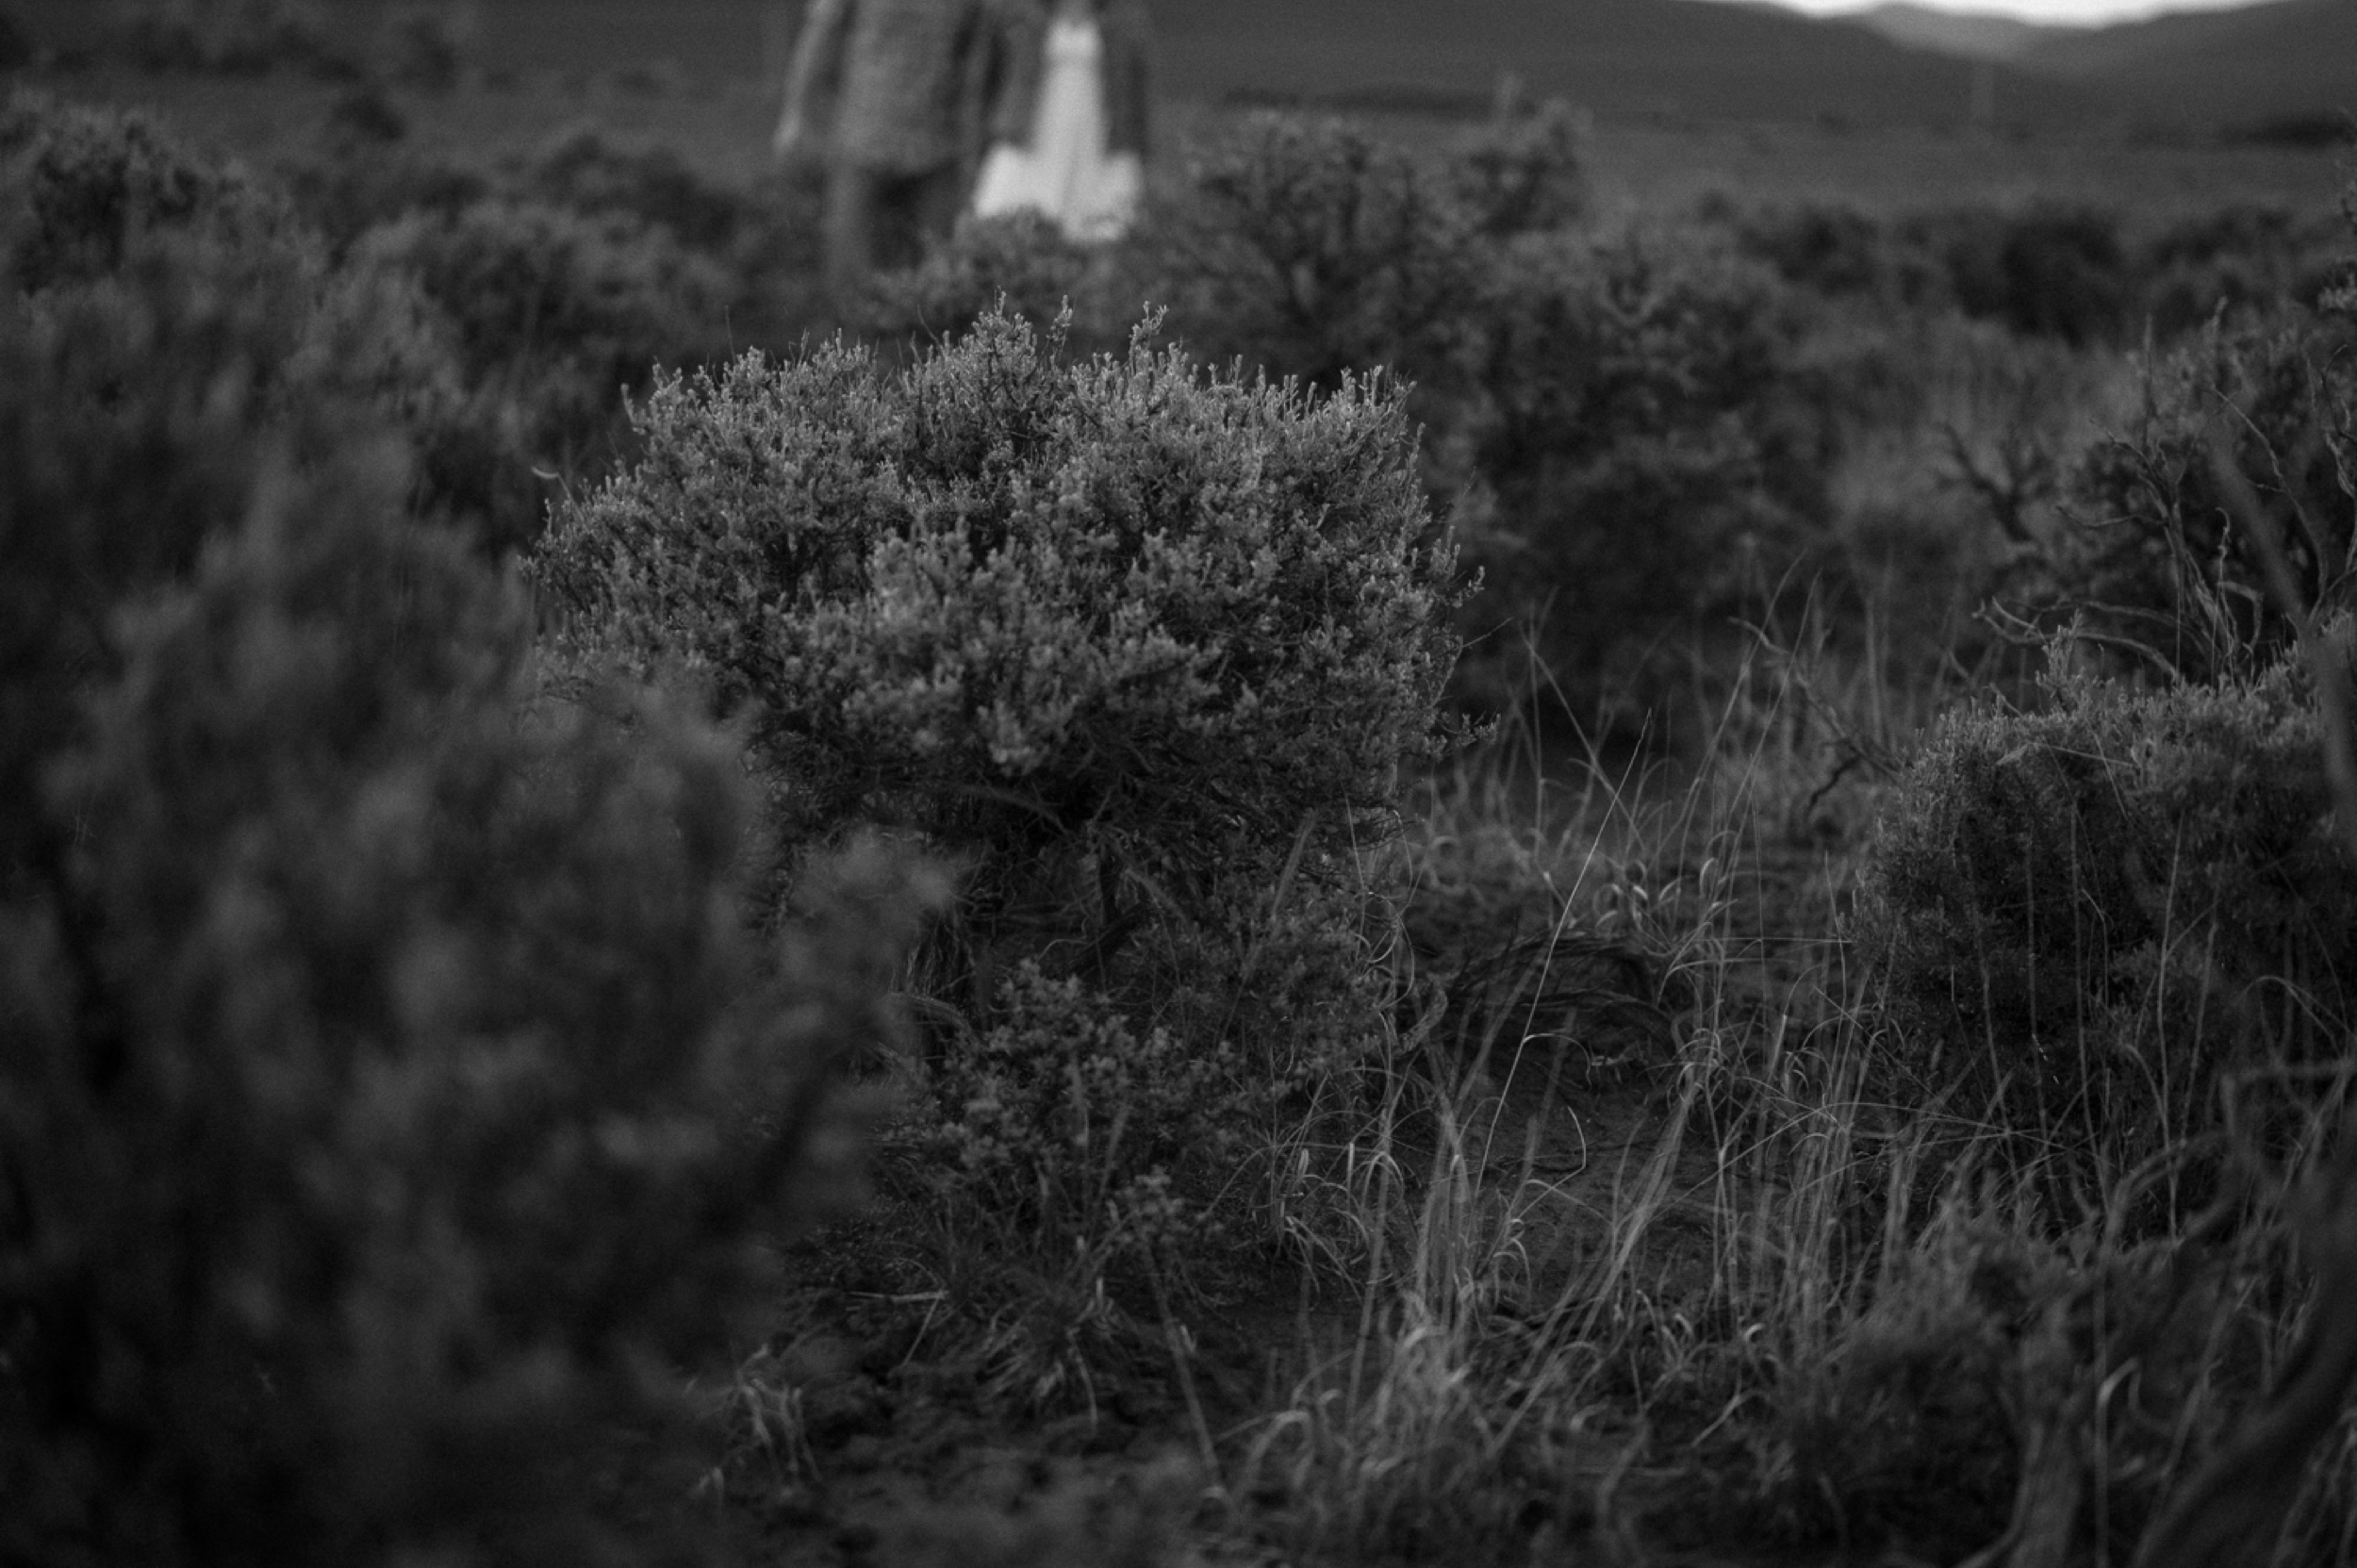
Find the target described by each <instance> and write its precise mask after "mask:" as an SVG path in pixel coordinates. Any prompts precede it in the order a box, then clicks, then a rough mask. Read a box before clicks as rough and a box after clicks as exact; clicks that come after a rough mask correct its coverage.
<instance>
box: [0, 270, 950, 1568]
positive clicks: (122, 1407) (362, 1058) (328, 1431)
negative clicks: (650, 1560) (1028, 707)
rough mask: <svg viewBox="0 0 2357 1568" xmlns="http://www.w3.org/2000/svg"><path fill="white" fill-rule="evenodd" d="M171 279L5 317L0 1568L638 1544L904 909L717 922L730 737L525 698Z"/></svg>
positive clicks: (393, 472)
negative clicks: (623, 1494)
mask: <svg viewBox="0 0 2357 1568" xmlns="http://www.w3.org/2000/svg"><path fill="white" fill-rule="evenodd" d="M10 254H15V253H14V252H11V253H10ZM219 260H220V258H219V256H218V255H217V254H216V253H215V251H214V250H213V249H211V248H208V247H204V246H193V247H187V248H175V247H173V246H172V245H159V246H155V247H151V248H148V249H146V250H145V251H143V252H142V254H141V255H140V256H138V257H136V258H135V260H134V262H133V263H131V264H126V265H124V266H123V267H121V268H119V269H118V270H117V271H116V272H114V273H113V274H112V275H111V276H109V277H107V278H106V279H104V280H101V283H100V284H99V285H96V286H91V287H89V288H78V289H77V288H68V287H65V286H62V285H59V286H53V287H51V288H49V289H44V290H43V291H41V293H40V294H38V295H35V296H32V297H30V298H25V297H22V296H20V297H19V298H16V299H12V300H10V301H8V303H7V304H6V305H0V722H5V724H6V729H7V733H8V736H9V744H8V747H7V748H6V749H5V750H4V751H0V759H4V760H0V955H5V956H0V1036H5V1038H6V1039H7V1041H8V1047H7V1048H6V1049H5V1050H0V1495H5V1496H6V1497H7V1499H8V1503H7V1506H6V1508H5V1509H0V1559H6V1560H10V1561H25V1562H43V1563H60V1564H70V1563H81V1562H88V1563H102V1562H118V1561H124V1560H139V1561H143V1562H158V1563H173V1562H207V1563H212V1562H289V1563H292V1562H317V1561H323V1560H337V1561H354V1562H364V1561H394V1560H417V1557H418V1555H419V1554H438V1555H440V1556H441V1557H442V1558H444V1559H445V1560H498V1561H515V1562H540V1561H547V1562H558V1561H562V1562H578V1561H583V1560H607V1561H615V1560H620V1561H628V1560H641V1559H639V1558H638V1557H636V1556H635V1548H634V1545H633V1532H634V1530H635V1525H633V1524H632V1523H631V1519H632V1517H633V1515H634V1511H636V1512H638V1513H639V1514H640V1516H641V1517H651V1518H653V1519H655V1520H657V1521H661V1520H663V1519H665V1518H667V1517H672V1516H684V1510H671V1509H670V1508H669V1507H668V1504H667V1503H666V1502H665V1500H664V1497H663V1489H664V1488H665V1487H667V1486H669V1485H670V1484H671V1483H673V1482H678V1483H679V1484H680V1486H681V1487H682V1489H683V1490H684V1485H685V1482H686V1480H687V1479H688V1478H690V1477H691V1476H692V1466H693V1465H694V1464H695V1463H697V1462H701V1461H700V1460H699V1456H700V1455H701V1448H702V1445H701V1441H700V1440H699V1439H698V1438H697V1437H696V1436H695V1434H694V1433H693V1432H692V1431H691V1430H690V1427H691V1424H690V1423H688V1422H686V1421H684V1419H682V1414H683V1412H682V1408H681V1400H680V1389H681V1387H682V1381H681V1379H682V1378H683V1376H684V1374H683V1372H682V1371H681V1370H680V1368H681V1367H682V1366H683V1365H684V1363H685V1362H689V1361H692V1360H693V1359H695V1358H697V1357H698V1356H700V1355H701V1354H703V1353H704V1352H707V1351H709V1350H712V1349H715V1348H717V1347H719V1346H720V1345H721V1344H722V1342H723V1341H724V1339H725V1336H726V1335H727V1334H728V1333H730V1332H732V1331H733V1330H734V1329H735V1328H736V1326H737V1325H739V1324H741V1323H742V1322H743V1319H742V1317H741V1315H740V1314H742V1313H745V1312H758V1311H760V1310H761V1309H762V1308H763V1306H764V1305H765V1302H766V1295H767V1291H768V1288H769V1286H770V1284H771V1282H772V1280H773V1279H774V1272H775V1264H774V1252H773V1250H772V1247H771V1243H772V1242H773V1241H774V1239H775V1236H776V1235H777V1234H778V1232H779V1231H780V1230H781V1229H782V1228H783V1227H785V1226H787V1225H789V1224H791V1223H792V1222H794V1221H795V1220H796V1218H797V1217H798V1216H804V1215H806V1214H807V1213H808V1212H809V1208H810V1206H811V1205H812V1204H813V1203H816V1202H818V1201H820V1200H823V1199H825V1198H827V1197H828V1196H829V1195H830V1194H831V1193H834V1192H837V1191H839V1190H840V1187H839V1184H840V1182H841V1181H842V1180H844V1178H845V1176H846V1173H847V1171H846V1165H845V1161H844V1155H845V1153H846V1151H847V1149H848V1148H849V1143H848V1141H847V1139H846V1138H845V1137H844V1135H843V1133H844V1131H845V1130H846V1124H845V1123H844V1122H843V1121H842V1120H841V1118H840V1114H839V1113H838V1112H837V1111H835V1110H832V1109H830V1106H831V1105H832V1104H833V1103H834V1102H832V1100H831V1098H830V1097H829V1092H828V1082H829V1075H828V1067H829V1065H830V1064H831V1063H832V1061H833V1060H834V1059H835V1058H836V1057H838V1056H839V1055H841V1054H843V1053H844V1052H847V1051H849V1050H851V1049H854V1048H859V1047H861V1046H862V1045H864V1044H865V1042H867V1041H869V1040H872V1039H874V1038H877V1037H879V1036H880V1035H882V1036H889V1035H890V1034H891V1033H892V1032H893V1031H894V1030H895V1029H896V1028H897V1027H898V1025H897V1023H896V1021H895V1019H894V1016H893V1015H892V1014H891V1013H890V1011H889V1009H888V1007H887V1006H886V1003H885V1000H884V999H885V996H886V992H887V988H888V983H889V981H890V977H891V976H892V975H893V974H894V973H895V972H896V970H897V967H898V952H899V951H900V949H902V948H903V947H904V946H905V945H906V943H907V942H908V940H909V939H910V938H911V937H912V936H913V935H914V933H915V926H916V923H917V920H918V918H919V916H920V912H921V911H922V910H923V909H924V908H925V907H926V904H927V902H928V900H929V899H930V898H931V892H930V891H929V887H930V884H929V883H927V882H926V880H925V878H924V876H923V875H922V874H921V873H916V872H914V871H912V870H911V869H910V868H909V867H906V866H905V865H904V864H902V863H900V862H899V861H898V860H897V859H894V858H892V857H888V856H884V855H882V852H881V851H878V850H866V851H859V852H854V853H853V854H852V855H851V856H850V857H849V859H847V860H843V861H839V862H836V863H833V864H832V866H829V865H814V866H813V867H811V868H810V869H809V870H808V871H807V872H806V874H805V875H804V876H803V877H802V878H801V879H800V880H799V883H798V888H797V892H796V899H797V902H798V906H799V909H800V910H801V911H803V912H804V913H803V914H802V915H801V916H797V917H795V918H792V919H789V920H787V921H785V922H784V923H783V927H782V934H781V935H780V936H779V937H778V938H776V939H775V940H765V939H763V938H761V937H760V936H759V935H758V934H757V930H756V926H755V924H754V922H753V920H752V918H751V916H752V906H751V904H750V902H749V901H748V898H747V894H748V885H747V883H746V880H745V879H746V877H747V875H748V872H749V870H750V867H752V866H753V865H755V864H756V862H755V861H754V859H753V858H752V857H750V856H749V853H748V844H747V837H748V834H750V832H751V831H752V808H753V801H751V800H750V798H749V793H748V785H747V783H746V780H745V777H744V773H743V769H742V767H741V765H740V762H739V760H738V756H737V753H736V751H735V749H734V747H733V744H732V743H731V742H729V741H728V740H727V739H726V738H725V737H724V736H722V735H721V734H718V733H717V732H716V731H714V730H713V729H712V728H710V727H709V726H708V725H706V724H705V723H703V722H701V720H698V719H696V718H692V717H689V716H688V715H686V714H685V713H684V712H683V711H681V709H680V708H679V707H678V706H676V705H675V704H672V703H670V702H668V701H665V700H663V699H661V698H659V697H655V696H652V695H648V694H641V693H634V692H632V691H630V690H628V689H626V688H618V687H606V688H603V693H604V697H605V701H603V702H602V703H600V704H598V705H595V706H592V705H581V704H574V703H569V702H564V701H556V700H554V699H552V697H550V696H548V695H547V694H546V693H545V692H544V691H543V690H542V687H541V681H540V675H539V672H538V669H537V666H536V660H535V657H534V654H533V652H532V616H531V613H530V610H529V608H528V606H527V603H526V602H525V600H524V598H523V596H522V595H521V594H520V593H519V591H518V589H517V588H516V586H515V585H514V584H513V583H512V582H509V581H505V580H503V578H502V577H501V576H499V575H498V574H497V573H495V572H494V571H493V570H492V569H489V568H488V567H486V565H484V564H483V563H482V562H481V561H480V559H479V557H477V556H476V555H475V554H474V553H471V552H470V549H469V548H468V546H467V543H466V541H465V540H464V539H463V538H462V537H460V536H458V535H456V534H453V533H452V532H450V531H448V530H445V529H442V528H438V527H435V526H430V525H426V524H422V523H420V522H418V521H415V520H411V519H409V518H407V517H404V515H403V509H402V500H403V496H404V487H405V485H406V483H407V482H406V478H405V476H404V472H403V460H402V458H401V456H400V451H399V442H398V440H394V439H388V438H387V437H384V436H382V435H381V434H378V433H376V432H375V431H374V430H372V429H371V427H370V426H369V425H368V423H367V422H366V421H365V420H364V419H363V418H362V417H361V415H360V414H359V413H357V412H355V411H354V408H353V407H352V406H350V405H345V404H338V402H337V401H336V400H334V399H330V398H324V397H316V396H311V395H307V394H305V393H303V392H301V391H299V390H297V391H293V392H289V391H288V388H291V387H299V386H300V383H298V382H296V381H294V380H292V379H290V377H291V376H292V375H293V373H294V372H291V371H289V370H288V366H289V365H290V364H292V363H295V362H297V361H299V360H300V359H301V357H302V351H301V350H300V349H297V350H295V351H294V352H292V353H291V354H290V353H289V350H288V337H289V333H288V322H289V318H290V317H291V318H294V319H296V320H298V321H299V320H300V319H301V318H302V314H303V310H302V307H301V306H299V305H289V303H288V296H287V295H286V294H285V292H283V291H282V290H281V289H279V288H278V287H277V280H276V279H275V278H274V277H273V276H272V274H270V273H268V272H259V273H257V272H252V271H239V270H238V269H235V268H228V269H224V268H223V267H222V266H220V265H219ZM294 336H296V337H298V338H299V337H300V336H301V334H300V332H297V333H296V334H294ZM304 454H310V455H309V456H307V457H306V456H305V455H304ZM618 1424H620V1425H626V1426H631V1427H635V1428H640V1429H642V1430H644V1431H646V1432H648V1433H650V1434H653V1435H655V1436H656V1438H657V1441H655V1442H653V1443H652V1444H651V1445H650V1446H648V1447H646V1448H644V1449H643V1450H640V1451H637V1452H635V1455H634V1463H635V1464H637V1465H642V1466H644V1469H643V1470H642V1472H641V1473H642V1474H644V1475H645V1476H647V1477H648V1479H647V1481H646V1483H645V1484H646V1486H647V1488H648V1489H649V1490H647V1491H646V1492H645V1493H644V1494H641V1495H639V1496H638V1497H636V1498H635V1499H632V1500H631V1501H629V1502H628V1503H623V1504H618V1505H617V1506H615V1507H612V1508H608V1507H606V1506H605V1505H606V1503H608V1502H610V1501H612V1499H608V1498H605V1497H603V1496H602V1485H603V1483H602V1482H601V1481H600V1479H599V1475H598V1473H599V1470H600V1468H601V1465H600V1463H599V1462H597V1460H598V1450H599V1448H600V1445H601V1444H604V1443H606V1442H608V1441H610V1440H614V1439H615V1436H616V1433H617V1431H618ZM682 1464H687V1465H689V1466H691V1469H690V1470H689V1471H688V1472H686V1473H683V1472H682V1471H681V1470H680V1468H679V1466H680V1465H682ZM675 1544H676V1543H675ZM667 1550H668V1549H667ZM662 1560H667V1561H671V1560H681V1558H680V1556H679V1555H678V1553H677V1552H676V1551H672V1552H670V1555H666V1556H664V1557H663V1558H662Z"/></svg>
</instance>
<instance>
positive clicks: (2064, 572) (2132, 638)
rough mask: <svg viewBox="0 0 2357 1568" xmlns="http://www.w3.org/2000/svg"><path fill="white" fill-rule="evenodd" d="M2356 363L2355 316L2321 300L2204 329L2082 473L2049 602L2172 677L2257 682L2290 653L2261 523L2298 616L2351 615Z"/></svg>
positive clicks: (2161, 367)
mask: <svg viewBox="0 0 2357 1568" xmlns="http://www.w3.org/2000/svg"><path fill="white" fill-rule="evenodd" d="M2352 351H2357V312H2352V311H2351V310H2349V308H2347V307H2346V306H2341V307H2338V308H2335V307H2334V306H2333V305H2331V304H2329V303H2328V304H2326V305H2322V306H2321V307H2320V308H2319V309H2318V310H2316V311H2313V312H2312V311H2308V310H2304V309H2300V308H2299V307H2297V306H2294V307H2290V308H2289V313H2288V314H2287V315H2280V316H2278V317H2277V319H2275V320H2273V321H2271V322H2266V323H2265V324H2262V325H2256V326H2250V327H2245V328H2241V329H2227V328H2224V327H2212V328H2211V329H2209V330H2208V331H2206V332H2204V333H2203V334H2202V335H2201V336H2200V337H2199V338H2196V339H2195V340H2194V341H2193V342H2191V343H2189V344H2187V345H2186V346H2184V347H2183V348H2181V349H2179V350H2177V351H2175V352H2174V353H2171V354H2168V355H2165V356H2163V357H2161V358H2159V359H2157V360H2156V361H2152V362H2149V363H2148V364H2147V365H2146V366H2145V373H2144V381H2143V397H2142V399H2141V402H2140V404H2139V406H2138V409H2137V411H2136V415H2135V419H2134V423H2133V424H2132V425H2130V426H2129V427H2128V428H2127V429H2125V430H2122V431H2119V432H2118V433H2115V434H2113V435H2110V436H2107V437H2104V438H2102V439H2101V440H2099V441H2097V442H2095V443H2094V444H2093V445H2091V446H2090V447H2089V448H2088V449H2087V450H2086V451H2085V452H2084V453H2082V454H2079V457H2078V460H2077V462H2076V464H2075V466H2074V471H2073V472H2072V474H2071V476H2070V491H2069V499H2070V501H2071V503H2072V508H2073V517H2074V521H2075V523H2076V526H2075V527H2073V528H2072V529H2070V530H2069V533H2068V534H2067V536H2065V537H2064V539H2063V540H2062V541H2061V542H2060V544H2059V547H2058V548H2057V549H2056V550H2055V551H2054V553H2053V556H2054V558H2053V562H2052V569H2053V590H2052V592H2053V598H2054V600H2055V601H2056V602H2059V603H2060V604H2062V605H2065V606H2068V607H2069V609H2071V610H2072V611H2074V612H2076V613H2077V614H2079V615H2081V616H2082V617H2084V618H2085V621H2086V622H2087V624H2088V626H2089V627H2090V628H2092V629H2094V630H2097V631H2100V632H2101V633H2102V634H2104V635H2107V636H2109V637H2110V638H2112V639H2114V641H2115V645H2116V646H2118V647H2119V648H2122V649H2133V650H2137V651H2140V652H2142V653H2143V654H2144V656H2145V657H2146V659H2147V661H2148V662H2150V663H2151V664H2155V665H2158V666H2159V667H2161V668H2163V669H2165V670H2167V671H2172V672H2175V673H2178V674H2182V675H2184V676H2186V677H2188V678H2191V679H2194V680H2208V679H2214V678H2217V677H2218V676H2220V675H2224V674H2233V673H2246V674H2247V673H2248V672H2249V671H2250V669H2251V668H2253V667H2254V666H2255V665H2258V664H2262V663H2265V662H2266V661H2267V660H2268V659H2270V658H2273V657H2275V656H2276V655H2277V654H2278V653H2279V652H2281V651H2282V650H2283V648H2285V647H2287V646H2288V645H2289V643H2290V641H2291V633H2290V624H2289V622H2288V621H2287V620H2286V619H2285V618H2284V615H2283V606H2282V605H2281V604H2280V603H2277V602H2274V601H2273V599H2272V598H2271V596H2270V594H2269V592H2268V590H2267V587H2266V570H2265V567H2264V562H2263V556H2262V555H2261V553H2260V550H2259V548H2258V546H2257V545H2256V543H2255V542H2254V541H2253V540H2252V538H2251V537H2250V528H2251V527H2252V526H2253V525H2254V524H2256V525H2258V526H2263V527H2265V528H2266V529H2267V530H2268V531H2269V533H2270V534H2271V535H2272V536H2273V537H2274V539H2275V540H2276V542H2277V544H2278V545H2279V546H2280V548H2281V549H2282V550H2283V552H2284V553H2285V555H2286V557H2287V559H2288V563H2289V565H2290V567H2291V570H2292V573H2293V576H2294V579H2295V581H2296V584H2297V587H2298V592H2299V599H2300V601H2301V606H2302V608H2303V609H2311V610H2318V611H2324V612H2328V613H2329V612H2332V611H2335V610H2346V609H2349V607H2351V604H2352V595H2353V594H2357V554H2353V553H2352V552H2353V551H2357V356H2353V353H2352ZM2225 463H2231V465H2232V468H2231V469H2227V468H2224V467H2222V466H2221V465H2222V464H2225ZM2230 473H2232V474H2238V475H2239V478H2240V480H2241V484H2240V485H2239V486H2237V485H2235V484H2234V483H2233V480H2231V479H2230V478H2229V477H2228V475H2229V474H2230ZM2250 508H2255V509H2256V510H2255V513H2253V512H2252V511H2251V510H2250Z"/></svg>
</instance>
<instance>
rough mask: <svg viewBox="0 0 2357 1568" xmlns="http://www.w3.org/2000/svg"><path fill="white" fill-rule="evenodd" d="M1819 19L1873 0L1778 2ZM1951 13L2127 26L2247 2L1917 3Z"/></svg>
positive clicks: (2048, 0) (1952, 0) (1990, 0)
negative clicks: (2160, 16)
mask: <svg viewBox="0 0 2357 1568" xmlns="http://www.w3.org/2000/svg"><path fill="white" fill-rule="evenodd" d="M1777 3H1778V4H1780V5H1788V6H1790V7H1791V8H1793V9H1794V10H1803V11H1807V12H1809V13H1811V14H1812V15H1816V16H1827V15H1833V14H1838V13H1839V12H1841V11H1854V10H1863V9H1865V8H1866V7H1867V6H1869V5H1871V4H1873V3H1874V0H1777ZM1918 3H1919V4H1923V5H1931V6H1937V7H1938V8H1940V9H1942V10H1951V11H1999V12H2003V14H2005V15H2008V16H2023V17H2028V18H2029V19H2030V20H2031V21H2033V22H2126V21H2132V20H2134V19H2136V18H2139V17H2146V16H2153V15H2157V14H2158V13H2159V12H2162V11H2197V10H2199V11H2214V10H2224V9H2226V8H2228V7H2230V6H2234V5H2239V4H2243V3H2245V0H1918Z"/></svg>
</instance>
